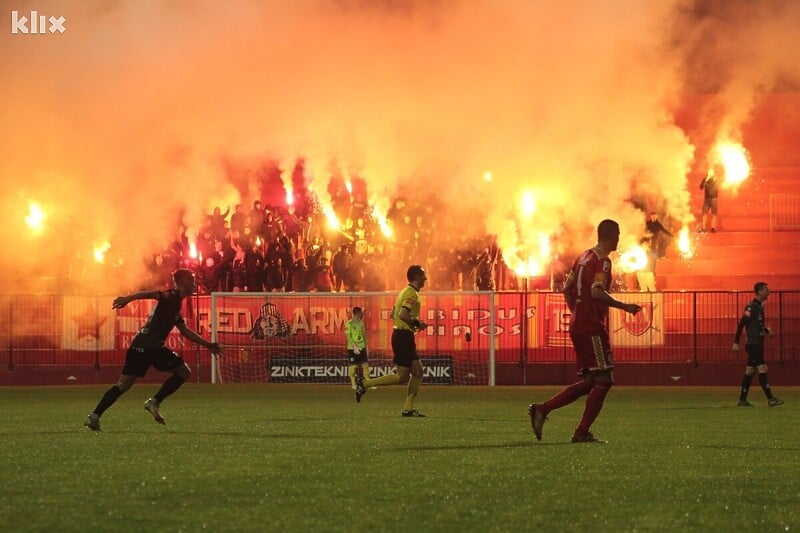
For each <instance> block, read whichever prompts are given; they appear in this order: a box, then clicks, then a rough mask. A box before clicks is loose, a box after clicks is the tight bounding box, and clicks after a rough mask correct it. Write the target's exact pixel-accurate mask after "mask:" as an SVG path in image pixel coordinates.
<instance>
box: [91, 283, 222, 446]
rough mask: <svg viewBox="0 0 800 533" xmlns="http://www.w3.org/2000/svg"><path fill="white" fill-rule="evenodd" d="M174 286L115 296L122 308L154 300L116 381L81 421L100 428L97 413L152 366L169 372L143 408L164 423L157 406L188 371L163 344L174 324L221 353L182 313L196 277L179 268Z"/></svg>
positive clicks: (95, 428) (114, 306)
mask: <svg viewBox="0 0 800 533" xmlns="http://www.w3.org/2000/svg"><path fill="white" fill-rule="evenodd" d="M172 279H173V281H174V282H175V288H174V289H170V290H168V291H145V292H137V293H134V294H130V295H128V296H120V297H118V298H115V299H114V302H113V304H112V307H113V308H114V309H121V308H123V307H125V306H126V305H128V304H129V303H130V302H133V301H134V300H157V301H158V303H157V304H156V305H155V307H153V310H152V311H151V312H150V316H149V317H147V322H145V324H144V326H142V329H140V330H139V332H138V333H137V334H136V336H135V337H134V338H133V341H132V342H131V347H130V348H128V352H127V353H126V354H125V366H124V367H123V368H122V375H121V376H120V378H119V381H118V382H117V383H116V384H115V385H113V386H112V387H111V388H110V389H108V390H107V391H106V393H105V394H104V395H103V397H102V398H101V399H100V403H98V404H97V407H95V409H94V411H92V412H91V413H90V414H89V415H88V416H87V417H86V421H85V422H84V425H85V426H86V427H88V428H89V429H91V430H92V431H99V430H100V417H101V416H102V415H103V413H104V412H105V411H106V409H108V408H109V407H111V406H112V405H114V402H116V401H117V399H118V398H119V397H120V396H122V395H123V394H124V393H125V391H127V390H128V389H130V388H131V386H132V385H133V384H134V383H136V380H137V378H140V377H143V376H144V375H145V374H146V373H147V370H148V369H149V368H150V367H151V366H152V367H155V369H156V370H160V371H162V372H171V373H172V376H170V377H169V378H168V379H167V380H166V381H165V382H164V384H163V385H161V388H160V389H159V390H158V392H157V393H156V394H155V396H153V397H152V398H150V399H148V400H147V401H146V402H144V408H145V410H146V411H147V412H149V413H150V414H151V415H153V418H154V419H155V421H156V422H158V423H159V424H164V423H165V421H164V417H163V416H161V412H160V411H159V406H160V405H161V402H163V401H164V399H165V398H166V397H167V396H169V395H170V394H172V393H173V392H175V391H176V390H178V389H179V388H180V386H181V385H183V382H184V381H186V380H187V379H188V378H189V376H190V375H191V373H192V371H191V370H190V369H189V366H188V365H187V364H186V363H185V362H184V361H183V359H182V358H181V357H180V356H178V354H176V353H175V352H173V351H172V350H170V349H169V348H167V347H166V346H165V342H166V340H167V335H169V332H170V331H172V328H173V327H177V328H178V331H180V332H181V335H183V336H184V337H186V338H187V339H189V340H190V341H192V342H195V343H197V344H199V345H201V346H205V347H206V348H208V349H209V350H210V351H211V353H213V354H222V348H221V347H220V345H219V344H217V343H216V342H208V341H207V340H205V339H204V338H203V337H201V336H200V335H198V334H197V333H195V332H194V331H192V330H191V329H189V327H188V326H187V325H186V322H185V321H184V320H183V317H182V316H181V304H182V303H183V299H184V298H185V297H187V296H189V295H191V294H192V293H193V292H194V290H195V287H196V285H195V278H194V274H193V273H192V271H191V270H187V269H185V268H182V269H178V270H176V271H175V272H174V273H173V274H172Z"/></svg>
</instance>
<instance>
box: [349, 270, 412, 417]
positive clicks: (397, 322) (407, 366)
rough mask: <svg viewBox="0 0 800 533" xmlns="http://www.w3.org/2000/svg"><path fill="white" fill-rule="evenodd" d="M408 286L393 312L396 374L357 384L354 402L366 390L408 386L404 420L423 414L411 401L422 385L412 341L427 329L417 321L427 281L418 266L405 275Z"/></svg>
mask: <svg viewBox="0 0 800 533" xmlns="http://www.w3.org/2000/svg"><path fill="white" fill-rule="evenodd" d="M406 278H407V279H408V286H407V287H406V288H405V289H403V290H402V291H400V294H399V295H398V296H397V300H396V301H395V304H394V308H392V320H394V327H393V329H392V352H393V353H394V359H393V360H392V361H393V362H394V364H395V369H396V370H397V374H386V375H385V376H381V377H379V378H375V379H367V380H363V379H362V380H359V381H358V382H357V384H356V401H357V402H360V401H361V398H362V397H363V396H364V395H365V394H366V393H367V388H369V387H382V386H385V385H398V384H403V383H408V389H407V392H406V404H405V406H404V407H403V412H402V413H401V415H402V416H405V417H424V416H425V415H423V414H422V413H420V412H419V411H417V410H416V409H414V401H415V400H416V398H417V393H418V392H419V386H420V384H421V383H422V363H420V360H419V355H417V345H416V342H415V341H414V333H416V332H418V331H422V330H424V329H425V328H427V327H428V325H427V324H426V323H425V322H423V321H422V320H420V319H419V310H420V301H419V291H420V290H422V287H424V286H425V282H426V281H427V280H428V277H427V276H426V275H425V269H424V268H422V267H421V266H420V265H411V266H410V267H408V271H407V272H406Z"/></svg>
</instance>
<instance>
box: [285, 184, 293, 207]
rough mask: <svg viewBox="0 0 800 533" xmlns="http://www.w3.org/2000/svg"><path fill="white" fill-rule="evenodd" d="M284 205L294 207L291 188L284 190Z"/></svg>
mask: <svg viewBox="0 0 800 533" xmlns="http://www.w3.org/2000/svg"><path fill="white" fill-rule="evenodd" d="M286 205H294V191H293V190H292V189H291V188H289V189H286Z"/></svg>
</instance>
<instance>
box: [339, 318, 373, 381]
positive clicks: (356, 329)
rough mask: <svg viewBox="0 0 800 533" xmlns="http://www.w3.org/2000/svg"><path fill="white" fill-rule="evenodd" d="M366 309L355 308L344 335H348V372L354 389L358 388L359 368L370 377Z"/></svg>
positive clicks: (363, 374) (364, 376) (362, 373)
mask: <svg viewBox="0 0 800 533" xmlns="http://www.w3.org/2000/svg"><path fill="white" fill-rule="evenodd" d="M363 317H364V310H363V309H361V308H360V307H354V308H353V318H351V319H350V320H348V321H347V323H346V324H345V325H344V335H345V337H347V357H348V360H349V361H350V366H349V367H348V368H347V374H348V375H349V376H350V385H352V387H353V390H355V389H356V388H357V380H356V376H357V375H358V371H359V369H360V370H361V376H362V379H363V378H368V377H369V365H367V332H366V329H365V328H364V321H363Z"/></svg>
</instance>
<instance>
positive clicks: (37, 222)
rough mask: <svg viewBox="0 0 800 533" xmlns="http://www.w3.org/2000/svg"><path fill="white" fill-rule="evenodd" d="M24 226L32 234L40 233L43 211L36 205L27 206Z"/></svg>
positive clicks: (42, 224)
mask: <svg viewBox="0 0 800 533" xmlns="http://www.w3.org/2000/svg"><path fill="white" fill-rule="evenodd" d="M25 224H27V225H28V227H29V228H30V229H31V231H32V232H34V233H41V232H42V230H43V229H44V211H42V208H41V207H39V205H38V204H35V203H33V202H31V203H29V204H28V215H27V216H26V217H25Z"/></svg>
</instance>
